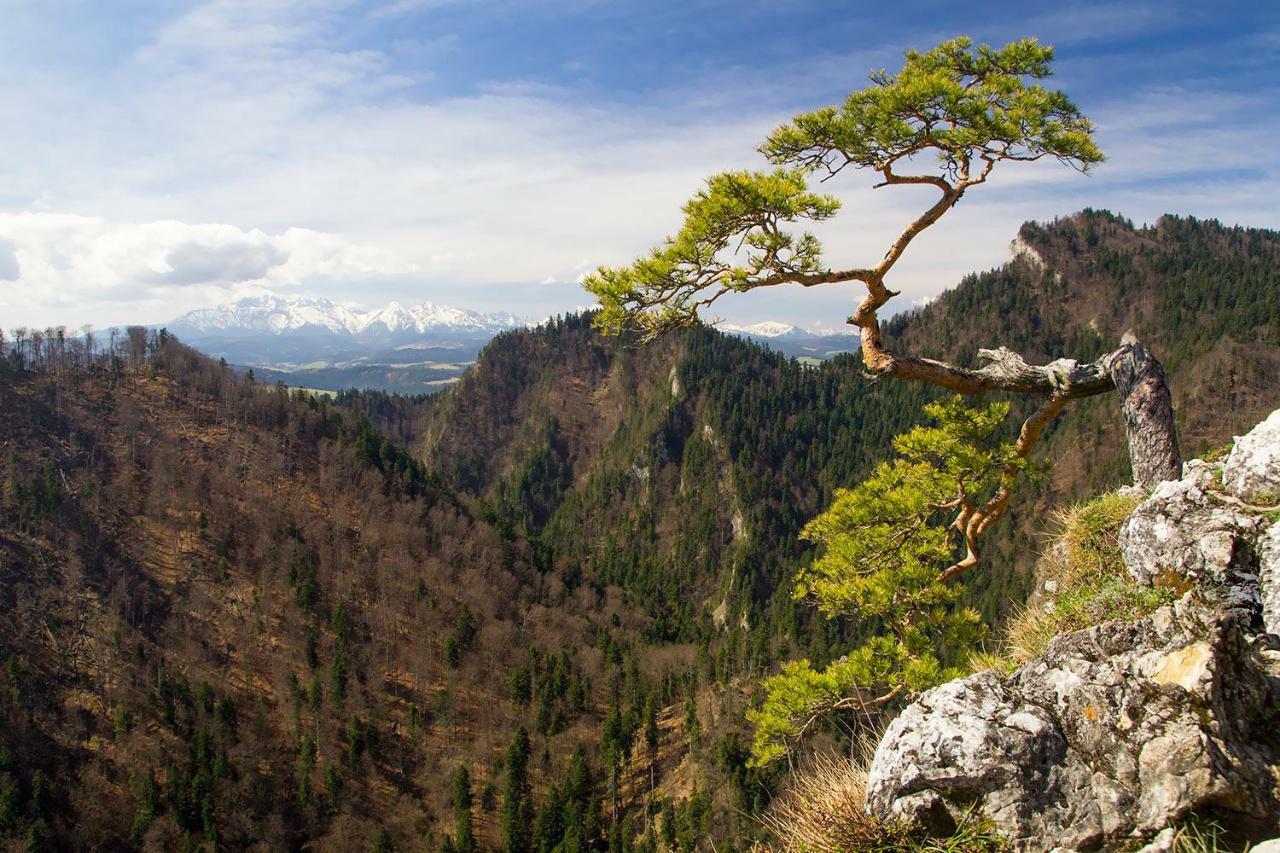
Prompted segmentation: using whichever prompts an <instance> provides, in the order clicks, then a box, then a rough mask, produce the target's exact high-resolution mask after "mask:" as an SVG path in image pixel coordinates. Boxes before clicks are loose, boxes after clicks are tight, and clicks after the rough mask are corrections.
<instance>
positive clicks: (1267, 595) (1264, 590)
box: [1255, 521, 1280, 634]
mask: <svg viewBox="0 0 1280 853" xmlns="http://www.w3.org/2000/svg"><path fill="white" fill-rule="evenodd" d="M1255 548H1256V550H1257V554H1258V586H1259V587H1260V589H1261V595H1262V622H1263V624H1264V625H1266V628H1267V630H1268V631H1270V632H1271V633H1272V634H1280V521H1277V522H1276V523H1275V524H1273V525H1271V526H1270V527H1268V528H1267V532H1266V533H1264V534H1262V536H1261V537H1260V538H1259V539H1258V542H1257V544H1256V545H1255Z"/></svg>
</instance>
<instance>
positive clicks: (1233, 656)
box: [867, 412, 1280, 851]
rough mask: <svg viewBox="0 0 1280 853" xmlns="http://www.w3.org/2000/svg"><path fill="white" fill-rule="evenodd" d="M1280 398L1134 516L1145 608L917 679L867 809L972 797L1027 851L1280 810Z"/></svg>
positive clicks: (971, 802) (923, 807)
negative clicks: (930, 682)
mask: <svg viewBox="0 0 1280 853" xmlns="http://www.w3.org/2000/svg"><path fill="white" fill-rule="evenodd" d="M1276 494H1280V412H1277V413H1275V414H1273V415H1272V416H1271V417H1270V418H1268V419H1267V421H1265V422H1264V423H1263V424H1261V425H1260V426H1259V427H1258V428H1257V429H1255V430H1254V431H1253V432H1251V433H1250V434H1249V435H1248V436H1244V437H1242V438H1239V439H1237V441H1236V444H1235V448H1234V449H1233V451H1232V453H1231V454H1230V455H1229V456H1228V457H1227V459H1226V461H1225V462H1224V464H1223V465H1221V466H1217V465H1211V464H1208V463H1204V462H1200V461H1198V460H1197V461H1192V462H1189V463H1188V464H1187V467H1186V471H1185V473H1184V476H1183V477H1182V479H1180V480H1177V481H1170V482H1165V483H1162V484H1161V485H1160V486H1159V487H1158V488H1157V489H1156V490H1155V491H1154V493H1153V494H1152V495H1151V497H1150V498H1148V499H1147V500H1146V501H1145V502H1143V503H1142V504H1141V505H1140V506H1139V507H1138V508H1137V510H1136V511H1135V512H1134V514H1133V516H1132V517H1131V518H1130V519H1129V520H1128V521H1127V522H1126V524H1125V527H1124V529H1123V531H1122V534H1121V549H1122V553H1123V555H1124V560H1125V565H1126V566H1127V567H1128V569H1129V571H1130V572H1131V573H1132V574H1133V575H1134V578H1135V579H1136V580H1137V581H1138V582H1139V583H1144V584H1152V583H1160V584H1162V585H1167V586H1171V587H1173V588H1175V589H1186V592H1185V594H1184V595H1183V596H1182V597H1181V599H1179V600H1178V601H1177V602H1176V603H1175V604H1173V605H1171V606H1168V607H1164V608H1161V609H1160V610H1158V611H1156V612H1155V613H1153V614H1152V615H1151V616H1148V617H1146V618H1143V619H1139V620H1136V621H1123V616H1124V614H1119V613H1118V614H1116V617H1117V621H1113V622H1106V623H1104V624H1101V625H1097V626H1094V627H1092V628H1088V629H1086V630H1082V631H1075V632H1071V633H1067V634H1062V635H1060V636H1058V637H1056V638H1055V639H1054V640H1053V641H1051V642H1050V644H1049V646H1048V648H1047V649H1046V651H1045V653H1044V654H1043V655H1042V656H1041V657H1039V658H1038V659H1036V660H1033V661H1031V662H1030V663H1028V664H1026V665H1024V666H1022V667H1021V668H1020V669H1018V670H1017V671H1015V672H1014V673H1013V674H1012V675H1010V676H1008V677H1007V678H1004V677H1001V676H999V675H996V674H994V673H980V674H977V675H973V676H970V677H968V678H964V679H960V680H958V681H953V682H950V683H948V684H944V685H942V686H940V687H937V688H935V689H933V690H930V691H928V692H926V693H925V694H923V695H922V696H921V697H920V699H919V700H918V701H917V702H915V703H914V704H913V705H911V706H910V707H908V708H907V709H906V710H905V711H904V712H903V713H902V714H901V715H900V716H899V717H898V718H897V719H896V720H894V722H893V723H892V724H891V725H890V727H889V729H888V730H887V731H886V733H885V736H884V738H883V739H882V740H881V742H880V746H879V748H878V749H877V751H876V755H875V759H874V761H873V763H872V767H871V771H870V778H869V780H868V795H867V800H868V807H869V808H870V809H871V810H872V811H873V812H874V813H876V814H879V815H881V816H896V817H906V818H911V819H915V820H918V821H920V822H921V823H923V824H925V825H927V826H930V827H932V828H936V829H938V830H941V831H946V830H947V829H948V828H949V826H950V825H952V824H954V823H955V822H956V821H957V820H958V819H959V818H960V817H961V816H962V815H963V814H965V813H966V812H967V811H969V810H972V809H976V810H977V811H978V812H980V813H981V814H982V815H984V816H985V817H986V818H988V819H989V820H990V821H991V822H992V823H993V824H994V825H995V826H996V827H997V828H998V829H1000V830H1001V831H1003V832H1004V833H1005V834H1007V836H1008V837H1009V839H1010V840H1011V841H1012V843H1013V845H1014V847H1015V848H1016V849H1018V850H1024V851H1041V850H1045V851H1047V850H1061V851H1068V850H1099V849H1112V848H1114V847H1116V846H1119V845H1121V844H1131V843H1133V842H1135V841H1141V840H1146V839H1150V838H1153V837H1154V836H1156V835H1157V834H1158V833H1160V832H1161V831H1162V830H1164V829H1165V828H1167V827H1168V826H1170V824H1172V823H1173V822H1176V821H1177V820H1179V819H1180V818H1182V817H1184V816H1186V815H1188V814H1190V813H1193V812H1196V813H1204V812H1213V813H1215V814H1225V815H1229V816H1230V822H1231V823H1233V824H1234V825H1235V826H1237V827H1256V832H1257V833H1258V835H1259V837H1266V836H1267V835H1270V834H1275V833H1274V832H1273V831H1272V832H1269V831H1268V828H1273V827H1275V826H1276V825H1277V822H1278V820H1280V797H1278V795H1277V791H1276V785H1277V779H1278V778H1280V732H1277V726H1276V724H1275V713H1276V709H1277V708H1278V707H1280V638H1277V637H1276V636H1275V632H1276V631H1277V629H1278V628H1280V577H1277V574H1280V522H1277V521H1275V513H1274V512H1270V511H1269V509H1268V507H1266V506H1262V505H1259V503H1257V502H1258V501H1260V500H1267V499H1268V498H1269V497H1271V496H1274V495H1276Z"/></svg>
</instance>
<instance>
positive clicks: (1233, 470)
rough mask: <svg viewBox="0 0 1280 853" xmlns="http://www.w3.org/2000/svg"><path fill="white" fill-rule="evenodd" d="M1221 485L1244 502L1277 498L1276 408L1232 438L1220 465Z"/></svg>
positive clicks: (1279, 421) (1279, 445)
mask: <svg viewBox="0 0 1280 853" xmlns="http://www.w3.org/2000/svg"><path fill="white" fill-rule="evenodd" d="M1222 484H1223V485H1224V486H1226V488H1227V490H1228V491H1229V492H1231V493H1232V494H1234V495H1235V496H1236V497H1239V498H1241V499H1243V500H1246V501H1255V502H1256V501H1265V500H1271V501H1275V500H1276V499H1280V409H1277V410H1276V411H1274V412H1272V413H1271V415H1270V417H1268V418H1267V419H1266V420H1265V421H1263V422H1262V423H1260V424H1258V425H1257V426H1256V427H1254V428H1253V429H1251V430H1249V433H1248V434H1247V435H1242V436H1238V437H1237V438H1236V440H1235V442H1234V444H1233V445H1232V447H1231V453H1229V454H1228V455H1227V458H1226V461H1225V462H1224V463H1223V466H1222Z"/></svg>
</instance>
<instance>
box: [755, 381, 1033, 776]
mask: <svg viewBox="0 0 1280 853" xmlns="http://www.w3.org/2000/svg"><path fill="white" fill-rule="evenodd" d="M1008 408H1009V407H1008V404H1007V403H992V404H990V405H988V406H986V407H985V408H981V409H970V408H967V407H965V406H964V404H963V403H962V401H961V399H960V398H959V397H950V398H947V399H944V400H940V401H937V402H934V403H930V404H929V405H927V406H925V408H924V411H925V414H926V415H927V416H928V417H929V418H931V419H932V420H934V421H936V423H937V425H936V426H928V427H925V426H921V427H916V428H915V429H913V430H911V431H910V432H907V433H905V434H903V435H900V436H898V437H897V438H895V439H894V441H893V446H894V449H895V450H896V451H897V453H898V458H897V459H894V460H893V461H889V462H884V463H881V464H880V465H879V466H878V467H877V468H876V469H875V471H874V473H873V474H872V475H871V477H870V478H868V479H867V480H865V481H864V482H862V483H860V484H859V485H857V486H856V487H854V488H852V489H840V490H837V492H836V496H835V500H834V501H832V503H831V506H830V508H828V509H827V511H826V512H824V513H822V514H821V515H819V516H818V517H817V518H815V519H814V520H813V521H811V522H809V524H808V525H807V526H806V527H805V529H804V536H805V538H806V539H809V540H810V541H812V542H815V543H817V544H818V545H819V546H820V547H821V552H820V556H819V557H818V558H817V559H816V560H814V561H813V562H812V564H810V565H809V566H808V567H807V568H805V569H804V570H802V571H801V572H800V574H799V576H798V578H797V580H796V585H795V597H796V598H798V599H811V600H813V601H814V602H815V603H816V604H817V605H818V610H819V611H820V612H821V613H822V614H823V615H825V616H827V617H830V618H835V617H839V616H852V617H857V618H858V619H860V620H863V621H864V622H869V623H872V624H877V623H878V624H880V625H883V626H884V630H883V632H882V633H880V634H877V635H875V636H872V637H871V638H870V639H868V640H867V641H866V642H864V643H863V644H862V645H860V646H858V647H857V648H855V649H854V650H853V651H851V652H849V653H848V654H847V655H845V656H844V657H842V658H840V659H839V660H837V661H835V662H833V663H832V664H831V665H829V666H828V667H826V668H825V669H822V670H818V669H815V668H814V667H813V666H812V665H811V664H810V663H809V661H807V660H799V661H792V662H791V663H788V664H787V665H786V666H785V667H783V671H782V673H781V674H780V675H777V676H774V677H772V678H769V679H767V680H766V681H765V683H764V687H765V699H764V703H763V705H762V706H761V707H760V708H758V709H756V710H753V711H752V712H750V714H749V718H750V720H751V722H752V723H753V724H754V725H755V740H754V743H753V746H752V752H753V759H752V760H753V763H755V764H756V765H761V764H765V763H768V762H769V761H772V760H774V759H776V758H779V757H781V756H782V755H784V754H785V753H786V752H787V750H788V749H789V748H790V746H791V745H792V744H794V742H795V741H796V740H798V739H799V738H801V737H802V736H803V735H805V734H806V733H808V732H809V731H810V730H811V729H812V727H813V726H814V725H816V724H817V723H818V722H820V721H821V720H822V719H824V718H825V717H826V716H827V715H829V714H831V713H834V712H840V711H847V712H851V713H855V714H857V715H860V716H862V717H865V716H866V715H868V714H869V713H872V712H874V711H875V710H876V709H877V708H879V707H881V706H883V705H886V704H887V703H889V702H891V701H893V700H894V699H896V698H897V697H899V696H903V695H911V694H914V693H917V692H919V691H920V690H924V689H926V688H928V687H932V686H933V685H935V684H938V683H940V682H942V681H946V680H948V679H950V678H953V677H955V676H957V675H958V674H959V673H960V668H959V667H958V666H957V664H963V662H964V659H965V657H966V656H967V654H968V653H969V652H970V651H971V650H973V649H974V648H976V646H977V643H978V641H979V640H980V638H981V636H982V632H983V625H982V620H981V618H980V617H979V615H978V614H977V613H976V612H974V611H973V610H971V609H969V608H963V607H957V606H956V604H957V601H958V599H959V597H960V594H961V587H960V586H959V584H958V583H956V582H955V581H954V579H953V578H952V577H950V576H948V575H947V573H946V572H945V571H943V569H942V567H945V566H946V565H947V564H948V563H949V562H950V561H951V559H952V557H953V556H954V554H955V552H956V549H957V547H958V545H957V543H956V542H955V541H954V538H953V536H952V530H953V526H954V525H948V524H947V523H946V520H945V514H946V513H948V512H950V511H953V510H954V509H955V508H957V507H960V506H962V505H964V504H975V503H978V502H981V501H982V500H984V499H987V496H989V495H991V494H992V493H994V492H996V491H997V490H998V489H999V488H1000V484H1001V482H1002V478H1003V477H1004V471H1005V470H1006V468H1007V467H1008V466H1010V465H1015V466H1018V467H1020V468H1021V467H1023V466H1024V465H1025V463H1024V462H1023V460H1022V459H1021V458H1020V457H1019V456H1018V454H1017V450H1016V448H1015V447H1014V445H1013V444H1011V443H1009V442H1005V441H1001V440H1000V438H999V431H1000V427H1001V424H1003V422H1004V419H1005V416H1006V415H1007V413H1008Z"/></svg>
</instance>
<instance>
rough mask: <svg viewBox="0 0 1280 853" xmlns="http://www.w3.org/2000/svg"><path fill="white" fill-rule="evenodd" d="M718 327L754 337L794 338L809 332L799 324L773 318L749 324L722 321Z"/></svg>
mask: <svg viewBox="0 0 1280 853" xmlns="http://www.w3.org/2000/svg"><path fill="white" fill-rule="evenodd" d="M716 328H717V329H719V330H720V331H722V332H729V333H730V334H734V335H748V336H750V337H753V338H794V337H798V336H801V335H806V334H807V333H806V332H805V331H804V330H803V329H801V328H800V327H799V326H792V325H789V324H787V323H778V322H776V321H773V320H765V321H764V322H763V323H752V324H751V325H749V326H740V325H737V324H736V323H720V324H718V325H717V326H716Z"/></svg>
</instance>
